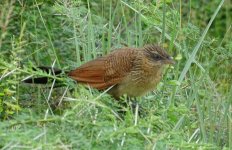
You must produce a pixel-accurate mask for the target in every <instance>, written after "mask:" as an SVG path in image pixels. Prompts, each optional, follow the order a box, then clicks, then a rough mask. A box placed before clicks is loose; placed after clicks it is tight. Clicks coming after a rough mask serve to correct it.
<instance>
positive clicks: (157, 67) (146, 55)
mask: <svg viewBox="0 0 232 150" xmlns="http://www.w3.org/2000/svg"><path fill="white" fill-rule="evenodd" d="M170 64H171V65H172V64H175V61H174V60H173V59H172V57H171V56H170V55H169V54H168V53H167V52H166V50H164V49H163V48H162V47H160V46H158V45H146V46H144V47H140V48H131V47H124V48H119V49H115V50H113V51H112V52H111V53H109V54H108V55H105V56H102V57H99V58H96V59H94V60H91V61H89V62H86V63H84V64H82V65H80V66H79V67H77V68H76V69H74V70H71V71H66V72H65V73H66V74H67V76H68V77H70V78H71V79H73V80H75V81H76V82H77V83H78V84H83V85H86V86H90V87H92V88H95V89H97V90H100V91H101V90H107V89H109V90H108V93H109V94H110V95H112V96H113V97H114V98H116V99H118V98H120V97H121V96H123V95H127V96H128V97H140V96H143V95H145V94H146V93H148V92H150V91H152V90H154V89H155V88H156V86H157V84H158V83H159V82H160V80H161V79H162V75H163V70H164V66H165V65H170ZM39 69H41V70H44V71H46V72H49V70H50V71H51V69H52V72H53V73H54V74H55V75H58V74H60V73H61V72H62V71H61V70H59V69H53V68H49V67H39ZM24 82H25V83H37V84H39V83H43V84H44V83H47V82H48V77H40V78H35V79H33V78H29V79H26V80H24Z"/></svg>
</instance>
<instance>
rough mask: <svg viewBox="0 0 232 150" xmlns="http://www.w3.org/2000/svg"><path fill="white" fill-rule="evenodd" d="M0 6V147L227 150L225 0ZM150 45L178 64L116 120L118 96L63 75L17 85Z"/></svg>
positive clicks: (229, 17) (231, 120)
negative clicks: (54, 80)
mask: <svg viewBox="0 0 232 150" xmlns="http://www.w3.org/2000/svg"><path fill="white" fill-rule="evenodd" d="M220 4H222V6H221V5H220ZM0 8H1V9H0V72H1V73H0V148H2V149H228V150H229V149H232V105H231V104H232V75H231V74H232V36H231V35H232V30H231V24H232V23H231V21H232V2H231V1H230V0H225V1H224V0H221V1H220V0H214V1H209V0H201V1H195V0H179V1H174V0H135V1H129V0H94V1H93V0H92V1H91V0H87V1H84V0H55V1H52V0H50V1H45V0H30V1H28V0H1V1H0ZM217 10H219V11H217ZM214 14H215V15H216V17H215V18H214V20H213V22H212V25H211V26H210V27H209V28H207V25H208V24H209V22H210V19H211V18H212V17H213V16H214ZM204 31H205V33H206V36H205V37H204V38H202V37H203V36H202V35H203V34H204ZM154 43H155V44H159V45H162V46H164V47H165V49H167V51H168V52H169V53H170V54H171V55H172V56H173V57H174V58H175V59H176V62H177V63H176V65H175V66H174V67H173V68H169V69H168V70H167V71H166V73H165V75H164V78H163V80H162V81H161V83H160V84H159V86H158V87H157V90H156V91H154V92H151V93H149V94H148V95H146V96H144V97H142V98H140V99H139V100H138V103H139V105H140V106H142V107H143V109H144V110H145V112H144V113H143V116H136V114H134V113H133V111H132V110H131V109H130V107H129V106H128V108H125V109H126V110H127V113H126V114H125V116H124V117H123V118H120V119H119V118H118V116H117V115H115V112H117V109H118V107H120V106H119V104H118V102H117V101H115V100H114V99H113V98H111V97H110V96H109V95H107V94H104V93H103V94H101V92H99V91H96V90H93V89H86V88H84V87H82V86H80V85H75V84H73V83H72V81H70V80H69V79H67V78H65V77H64V78H61V79H60V80H62V81H64V82H65V83H66V86H64V87H61V88H55V89H53V88H50V86H30V85H25V84H23V83H22V82H21V80H23V79H25V78H26V77H28V76H32V75H33V76H44V75H45V76H48V75H47V74H46V73H44V72H39V71H34V70H32V69H31V68H32V67H33V66H41V65H44V66H52V65H53V64H54V66H55V67H57V68H61V69H64V70H70V69H73V68H75V67H77V66H79V65H80V64H82V63H84V62H87V61H89V60H92V59H94V58H96V57H99V56H102V55H105V54H108V53H109V52H110V51H111V50H113V49H115V48H120V47H125V46H129V47H142V46H144V45H146V44H154ZM194 51H195V52H197V53H196V55H194V54H193V53H192V52H194ZM192 61H193V63H191V62H192ZM189 62H190V63H191V65H190V66H189V68H188V67H187V66H188V65H189ZM186 67H187V68H186ZM186 71H187V72H186ZM185 72H186V74H185ZM70 89H72V90H70Z"/></svg>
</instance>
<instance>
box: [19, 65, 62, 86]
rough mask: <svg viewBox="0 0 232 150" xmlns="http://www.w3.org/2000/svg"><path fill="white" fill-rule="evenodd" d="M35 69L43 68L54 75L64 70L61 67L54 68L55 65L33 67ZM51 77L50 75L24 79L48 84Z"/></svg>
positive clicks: (27, 81)
mask: <svg viewBox="0 0 232 150" xmlns="http://www.w3.org/2000/svg"><path fill="white" fill-rule="evenodd" d="M33 70H35V71H36V70H42V71H44V72H46V73H51V74H52V75H55V76H57V75H59V74H61V73H62V72H63V71H62V70H61V69H57V68H53V67H46V66H39V67H36V68H33ZM50 79H51V78H49V77H36V78H34V77H31V78H28V79H25V80H23V82H24V83H34V84H47V83H48V82H49V81H50Z"/></svg>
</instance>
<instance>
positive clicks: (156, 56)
mask: <svg viewBox="0 0 232 150" xmlns="http://www.w3.org/2000/svg"><path fill="white" fill-rule="evenodd" d="M152 58H153V59H154V60H161V59H162V57H161V56H160V55H153V57H152Z"/></svg>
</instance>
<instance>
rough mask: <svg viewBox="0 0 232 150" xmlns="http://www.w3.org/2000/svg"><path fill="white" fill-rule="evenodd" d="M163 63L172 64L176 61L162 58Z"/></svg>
mask: <svg viewBox="0 0 232 150" xmlns="http://www.w3.org/2000/svg"><path fill="white" fill-rule="evenodd" d="M164 63H165V64H170V65H174V64H175V63H176V62H175V61H174V60H173V59H172V58H169V59H166V60H164Z"/></svg>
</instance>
